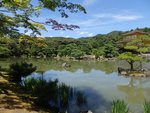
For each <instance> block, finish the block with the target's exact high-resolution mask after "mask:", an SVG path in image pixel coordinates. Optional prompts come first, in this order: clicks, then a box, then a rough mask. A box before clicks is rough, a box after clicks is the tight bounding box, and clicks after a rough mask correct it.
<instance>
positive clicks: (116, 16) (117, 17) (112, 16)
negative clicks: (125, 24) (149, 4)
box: [95, 13, 143, 21]
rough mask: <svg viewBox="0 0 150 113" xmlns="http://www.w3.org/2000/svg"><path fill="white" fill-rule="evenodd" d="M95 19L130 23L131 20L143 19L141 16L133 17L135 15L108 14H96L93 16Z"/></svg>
mask: <svg viewBox="0 0 150 113" xmlns="http://www.w3.org/2000/svg"><path fill="white" fill-rule="evenodd" d="M95 17H97V18H107V19H114V20H116V21H132V20H138V19H140V18H143V17H142V16H141V15H135V14H110V13H104V14H97V15H95Z"/></svg>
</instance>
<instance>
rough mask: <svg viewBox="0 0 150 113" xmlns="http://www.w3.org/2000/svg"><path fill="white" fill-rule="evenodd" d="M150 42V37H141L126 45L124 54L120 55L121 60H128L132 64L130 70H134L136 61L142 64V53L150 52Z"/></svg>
mask: <svg viewBox="0 0 150 113" xmlns="http://www.w3.org/2000/svg"><path fill="white" fill-rule="evenodd" d="M149 42H150V37H149V36H140V37H137V38H135V39H132V40H131V41H130V42H127V43H126V44H125V45H124V47H123V48H124V52H123V53H121V54H120V55H119V59H121V60H126V61H127V62H128V63H129V64H130V69H131V70H134V63H135V62H136V61H139V62H142V61H143V60H144V57H142V53H146V52H149V49H150V44H149ZM141 67H142V66H141V65H140V68H141Z"/></svg>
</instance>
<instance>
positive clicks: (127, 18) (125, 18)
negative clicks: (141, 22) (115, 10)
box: [113, 15, 143, 21]
mask: <svg viewBox="0 0 150 113" xmlns="http://www.w3.org/2000/svg"><path fill="white" fill-rule="evenodd" d="M113 18H114V19H116V20H119V21H130V20H137V19H140V18H143V17H142V16H139V15H114V16H113Z"/></svg>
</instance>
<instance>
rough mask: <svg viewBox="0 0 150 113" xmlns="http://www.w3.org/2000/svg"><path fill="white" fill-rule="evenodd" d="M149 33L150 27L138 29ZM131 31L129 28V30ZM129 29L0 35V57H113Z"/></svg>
mask: <svg viewBox="0 0 150 113" xmlns="http://www.w3.org/2000/svg"><path fill="white" fill-rule="evenodd" d="M138 30H139V31H143V32H147V33H149V34H150V28H143V29H138ZM130 31H131V30H130ZM126 32H129V31H125V32H122V31H113V32H110V33H108V34H98V35H96V36H93V37H84V38H79V39H75V38H64V37H45V38H33V37H29V36H26V35H22V36H20V37H18V38H15V39H14V38H9V37H1V40H0V57H12V56H13V57H22V56H27V57H57V56H60V57H74V58H77V59H80V58H82V56H87V55H94V56H95V57H99V56H103V57H115V56H117V55H118V50H119V47H118V44H116V43H117V42H118V41H120V40H122V38H123V35H122V34H124V33H126Z"/></svg>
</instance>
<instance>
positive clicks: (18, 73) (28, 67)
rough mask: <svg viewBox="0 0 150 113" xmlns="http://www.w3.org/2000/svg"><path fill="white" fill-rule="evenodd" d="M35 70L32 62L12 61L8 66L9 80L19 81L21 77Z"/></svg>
mask: <svg viewBox="0 0 150 113" xmlns="http://www.w3.org/2000/svg"><path fill="white" fill-rule="evenodd" d="M35 70H36V67H34V66H33V64H31V63H30V64H28V63H26V62H20V63H18V62H17V63H14V64H11V65H10V66H9V75H10V76H11V80H12V81H13V82H16V83H21V81H22V80H21V77H26V76H28V75H30V74H31V73H32V72H34V71H35Z"/></svg>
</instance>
